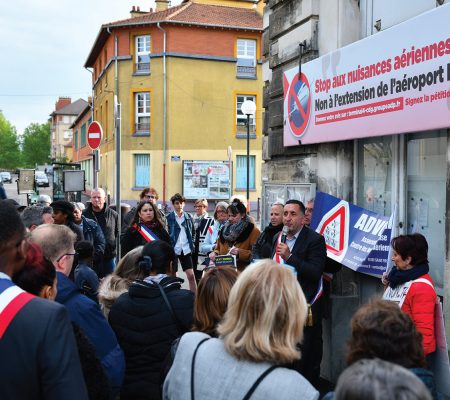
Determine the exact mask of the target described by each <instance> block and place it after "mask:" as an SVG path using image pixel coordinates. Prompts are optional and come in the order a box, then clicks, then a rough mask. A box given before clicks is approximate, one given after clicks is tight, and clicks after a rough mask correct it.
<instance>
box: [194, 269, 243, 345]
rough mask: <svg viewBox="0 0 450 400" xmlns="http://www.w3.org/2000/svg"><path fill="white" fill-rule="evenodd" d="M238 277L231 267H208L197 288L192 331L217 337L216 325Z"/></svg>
mask: <svg viewBox="0 0 450 400" xmlns="http://www.w3.org/2000/svg"><path fill="white" fill-rule="evenodd" d="M237 277H238V274H237V271H236V269H234V268H231V267H218V268H209V269H208V270H207V271H206V273H205V275H204V276H203V278H202V279H201V280H200V283H199V285H198V288H197V293H196V296H195V304H194V326H193V328H192V330H193V331H197V332H203V333H207V334H208V335H210V336H213V337H217V336H218V334H217V331H216V329H217V325H218V324H219V322H220V321H221V320H222V317H223V315H224V314H225V311H226V310H227V303H228V297H229V295H230V291H231V288H232V287H233V285H234V283H235V282H236V279H237Z"/></svg>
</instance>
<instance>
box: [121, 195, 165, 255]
mask: <svg viewBox="0 0 450 400" xmlns="http://www.w3.org/2000/svg"><path fill="white" fill-rule="evenodd" d="M154 240H163V241H165V242H167V243H169V244H170V237H169V234H168V233H167V231H166V230H165V229H164V224H163V222H162V221H161V217H160V214H159V211H158V209H157V208H156V206H155V205H154V204H153V203H152V202H151V201H147V200H144V201H142V202H140V203H139V205H138V206H137V208H136V214H135V215H134V218H133V219H132V220H131V222H130V226H129V227H128V228H127V230H126V231H125V233H124V234H123V235H122V237H121V240H120V246H121V257H123V256H124V255H125V254H127V253H128V252H129V251H130V250H132V249H134V248H135V247H138V246H144V245H145V244H147V243H149V242H152V241H154Z"/></svg>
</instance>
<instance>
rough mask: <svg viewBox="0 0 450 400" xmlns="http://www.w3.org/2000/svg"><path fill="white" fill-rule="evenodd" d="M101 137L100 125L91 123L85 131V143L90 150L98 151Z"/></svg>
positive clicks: (95, 122) (94, 122)
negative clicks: (86, 142)
mask: <svg viewBox="0 0 450 400" xmlns="http://www.w3.org/2000/svg"><path fill="white" fill-rule="evenodd" d="M102 137H103V129H102V126H101V125H100V123H98V122H97V121H92V122H91V123H90V124H89V128H88V131H87V141H88V144H89V146H90V147H91V149H92V150H95V149H98V147H99V146H100V142H101V140H102Z"/></svg>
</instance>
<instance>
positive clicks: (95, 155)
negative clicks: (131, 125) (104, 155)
mask: <svg viewBox="0 0 450 400" xmlns="http://www.w3.org/2000/svg"><path fill="white" fill-rule="evenodd" d="M84 68H85V69H86V71H88V72H90V73H91V76H92V81H94V70H93V69H92V70H90V69H89V68H88V67H84ZM94 102H95V92H94V87H92V103H91V114H92V121H94ZM77 152H78V153H79V152H80V150H79V149H78V150H77ZM92 157H93V158H92V172H93V182H92V189H95V188H97V187H98V171H99V168H98V167H99V166H100V148H98V149H96V150H94V151H93V153H92Z"/></svg>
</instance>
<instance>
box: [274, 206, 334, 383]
mask: <svg viewBox="0 0 450 400" xmlns="http://www.w3.org/2000/svg"><path fill="white" fill-rule="evenodd" d="M304 216H305V206H304V205H303V203H302V202H301V201H298V200H288V201H287V202H286V205H285V206H284V210H283V224H284V226H286V227H287V228H288V233H287V235H286V236H285V237H283V234H282V232H280V234H278V235H276V236H275V240H274V244H273V253H272V254H273V258H274V260H275V261H276V262H278V263H279V264H288V265H290V266H292V267H294V268H295V271H296V273H297V280H298V282H299V283H300V286H301V288H302V290H303V293H304V294H305V297H306V301H307V302H308V305H310V309H309V310H308V311H309V312H310V314H309V316H308V320H307V325H306V326H305V329H304V336H303V342H302V345H301V351H302V358H301V359H300V361H298V362H296V363H294V365H293V368H294V369H296V370H297V371H299V372H300V373H301V374H302V375H303V376H304V377H305V378H306V379H308V380H309V381H310V382H311V384H312V385H313V386H315V387H317V384H318V380H319V377H320V362H321V361H322V344H323V342H322V305H321V301H322V297H321V295H322V291H323V290H322V288H323V287H322V274H323V271H324V267H325V259H326V255H327V252H326V247H325V239H324V238H323V236H321V235H319V234H318V233H316V232H314V231H313V230H311V229H309V228H308V227H306V226H304V225H303V223H304Z"/></svg>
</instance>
